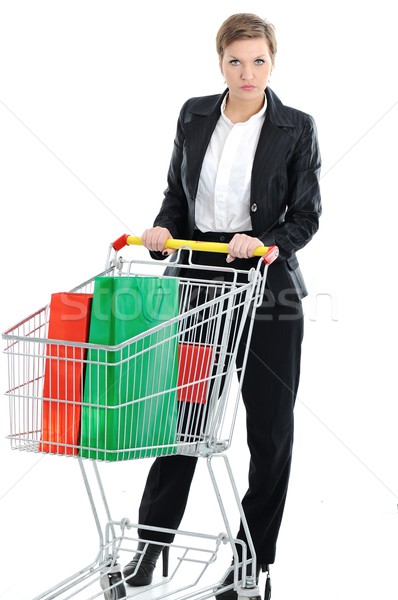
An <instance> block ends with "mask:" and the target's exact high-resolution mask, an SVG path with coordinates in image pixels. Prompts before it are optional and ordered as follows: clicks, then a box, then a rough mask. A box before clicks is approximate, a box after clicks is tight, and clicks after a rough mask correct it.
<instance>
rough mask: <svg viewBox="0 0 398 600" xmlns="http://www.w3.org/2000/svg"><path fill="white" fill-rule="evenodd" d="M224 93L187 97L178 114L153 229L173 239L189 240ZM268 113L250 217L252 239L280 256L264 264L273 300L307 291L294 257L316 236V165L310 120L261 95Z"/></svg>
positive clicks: (255, 171)
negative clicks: (161, 229)
mask: <svg viewBox="0 0 398 600" xmlns="http://www.w3.org/2000/svg"><path fill="white" fill-rule="evenodd" d="M227 91H228V90H225V92H224V93H223V94H219V95H214V96H203V97H199V98H191V99H189V100H188V101H187V102H185V104H184V106H183V107H182V109H181V112H180V116H179V119H178V124H177V132H176V137H175V140H174V149H173V153H172V157H171V161H170V167H169V171H168V177H167V184H168V185H167V189H166V190H165V192H164V199H163V203H162V206H161V209H160V212H159V214H158V216H157V217H156V219H155V222H154V225H155V226H156V225H158V226H161V227H167V229H168V230H169V231H170V233H171V235H172V236H173V237H174V238H182V239H192V237H193V235H194V229H195V198H196V193H197V189H198V184H199V176H200V171H201V168H202V162H203V159H204V156H205V153H206V149H207V146H208V144H209V141H210V138H211V135H212V133H213V131H214V128H215V126H216V123H217V121H218V119H219V117H220V107H221V104H222V102H223V98H224V96H225V94H226V93H227ZM266 96H267V110H266V115H265V119H264V125H263V127H262V129H261V133H260V137H259V141H258V145H257V149H256V153H255V156H254V162H253V169H252V180H251V193H250V215H251V221H252V229H253V235H254V236H255V237H258V238H259V239H260V240H261V241H262V242H263V243H264V244H265V245H266V246H270V245H273V244H276V245H277V246H278V247H279V251H280V255H279V258H278V259H277V261H275V263H273V265H271V267H270V269H269V271H268V276H267V286H268V288H269V289H271V291H272V292H273V294H274V296H275V297H276V298H278V297H279V296H280V295H281V294H283V293H284V291H285V290H289V289H293V290H295V292H296V293H297V295H298V296H299V297H300V298H302V297H304V296H305V295H306V293H307V291H306V288H305V283H304V280H303V278H302V275H301V272H300V269H299V264H298V261H297V258H296V250H299V249H300V248H302V247H303V246H305V245H306V244H307V243H308V242H309V241H310V239H311V238H312V236H313V235H314V234H315V232H316V231H317V229H318V221H319V217H320V215H321V199H320V190H319V175H320V167H321V158H320V152H319V146H318V139H317V132H316V126H315V123H314V120H313V119H312V117H311V116H310V115H307V114H306V113H303V112H301V111H299V110H296V109H294V108H290V107H287V106H284V105H283V104H282V102H281V101H280V100H279V98H278V97H277V96H276V94H275V93H274V92H273V91H272V90H270V89H269V88H267V89H266Z"/></svg>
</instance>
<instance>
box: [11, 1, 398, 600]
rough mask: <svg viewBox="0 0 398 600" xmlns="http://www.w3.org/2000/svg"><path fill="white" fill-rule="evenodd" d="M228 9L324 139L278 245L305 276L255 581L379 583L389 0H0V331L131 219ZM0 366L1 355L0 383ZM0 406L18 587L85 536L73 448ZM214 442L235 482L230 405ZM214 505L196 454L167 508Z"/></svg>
mask: <svg viewBox="0 0 398 600" xmlns="http://www.w3.org/2000/svg"><path fill="white" fill-rule="evenodd" d="M242 11H250V12H255V13H257V14H259V15H261V16H264V17H267V18H268V19H269V20H271V22H273V23H274V24H275V25H276V28H277V36H278V43H279V50H278V54H277V62H276V70H275V72H274V74H273V75H272V85H271V87H272V88H273V89H274V91H275V92H276V93H277V94H278V95H279V96H280V97H281V99H282V101H283V102H284V103H285V104H288V105H291V106H294V107H296V108H300V109H302V110H304V111H305V112H309V113H311V114H312V115H313V116H314V118H315V120H316V122H317V125H318V130H319V140H320V144H321V150H322V156H323V173H322V195H323V206H324V214H323V216H322V219H321V227H320V230H319V232H318V234H317V235H316V237H315V238H314V240H313V241H312V242H311V243H310V244H309V246H308V247H307V248H306V249H304V250H303V251H301V253H300V255H299V258H300V262H301V265H302V268H303V271H304V274H305V277H306V282H307V285H308V287H309V290H310V295H309V297H308V298H307V299H306V300H305V315H306V334H305V341H304V346H303V364H302V379H301V385H300V389H299V395H298V401H297V409H296V446H295V456H294V463H293V473H292V479H291V487H290V493H289V498H288V503H287V506H286V512H285V519H284V522H283V526H282V530H281V535H280V539H279V545H278V555H277V562H276V564H275V567H274V569H273V589H274V591H273V599H275V600H290V599H291V598H293V597H294V598H304V597H305V598H306V600H319V598H322V600H337V599H338V600H346V599H350V600H352V599H356V598H358V599H359V598H361V600H370V599H372V600H373V599H374V598H383V600H397V597H398V583H397V580H396V576H395V573H396V564H397V551H398V542H397V539H398V538H397V533H398V526H397V519H398V513H397V502H398V474H397V451H398V441H397V440H398V436H397V432H396V430H397V416H398V410H397V391H396V352H395V347H396V343H395V341H396V336H397V316H396V298H397V286H396V264H395V239H396V222H397V210H396V202H397V188H396V169H397V159H396V139H397V125H398V83H397V77H396V59H397V56H398V43H397V35H396V20H395V18H394V17H393V14H392V3H391V2H389V0H379V2H370V1H367V0H363V1H359V0H358V1H356V0H354V1H350V0H345V1H342V0H335V1H334V2H330V3H322V2H316V1H315V0H302V1H301V2H294V1H293V0H287V1H284V2H283V1H280V0H279V1H276V0H270V1H269V2H267V3H264V2H260V1H256V0H253V1H244V0H241V1H240V2H239V1H236V0H228V1H225V0H220V1H217V2H213V3H211V5H207V4H203V3H187V2H183V1H182V0H168V1H167V2H160V1H156V0H154V1H152V2H150V3H149V2H147V3H140V4H138V3H136V2H134V1H133V0H131V1H127V0H124V1H123V0H114V1H112V2H111V1H110V0H109V1H101V0H100V1H98V0H97V1H94V0H91V1H90V0H80V1H77V0H68V1H66V0H65V1H60V0H48V1H44V0H35V1H34V2H32V1H28V0H26V1H22V0H0V197H1V211H2V218H1V238H0V239H1V248H2V257H3V259H2V263H3V274H2V292H1V322H2V325H1V330H2V331H4V330H5V329H7V328H8V327H11V326H12V325H13V324H14V323H15V322H17V321H18V320H20V319H21V318H23V317H26V316H28V315H29V314H31V313H32V312H33V311H34V310H36V309H38V308H40V307H41V306H42V305H44V304H46V303H47V302H48V301H49V296H50V294H51V293H52V292H54V291H62V290H67V289H70V288H71V287H74V286H76V285H78V284H79V283H81V282H82V281H84V280H85V279H87V278H88V277H90V276H92V275H94V274H95V273H97V272H99V271H101V269H102V268H103V266H104V262H105V258H106V253H107V248H108V244H109V243H110V242H111V241H113V240H114V239H116V238H117V237H119V235H121V234H122V233H125V232H129V233H132V234H137V235H139V234H140V233H141V232H142V231H143V229H145V228H146V227H148V226H150V225H151V223H152V220H153V218H154V216H155V215H156V213H157V210H158V207H159V203H160V201H161V199H162V191H163V189H164V187H165V180H166V171H167V166H168V161H169V158H170V153H171V149H172V143H173V136H174V132H175V125H176V119H177V116H178V112H179V109H180V106H181V104H182V103H183V102H184V101H185V99H186V98H187V97H190V96H196V95H204V94H212V93H218V92H220V91H222V89H223V85H224V84H223V78H222V76H221V74H220V72H219V69H218V61H217V55H216V51H215V43H214V39H215V35H216V32H217V29H218V27H219V25H220V24H221V22H222V21H223V20H224V19H225V18H226V17H228V16H229V15H230V14H232V13H234V12H242ZM265 343H266V342H265ZM6 378H7V368H6V358H5V356H3V358H2V360H1V388H2V390H3V391H5V390H6V389H7V379H6ZM0 417H1V420H0V438H1V439H0V457H1V463H0V469H1V471H0V531H1V540H2V543H1V550H0V565H1V568H0V570H1V572H2V579H1V587H0V598H4V599H7V600H8V599H11V598H12V599H13V600H27V599H29V598H31V597H33V596H34V595H35V594H37V593H39V591H41V590H42V589H45V588H46V587H47V586H48V585H50V583H53V582H54V577H55V575H54V574H51V573H50V571H51V570H52V569H54V572H55V571H56V570H57V569H56V566H54V565H58V566H59V565H62V566H65V567H67V568H66V574H67V573H68V572H69V567H70V568H77V567H79V566H83V565H84V564H85V563H86V562H89V561H90V560H91V559H92V557H93V555H94V553H95V548H96V546H95V544H96V538H95V535H93V533H92V522H91V514H90V509H89V507H88V504H87V500H86V497H85V494H84V490H82V489H81V488H82V484H81V481H80V474H79V472H78V464H77V462H76V461H74V460H66V459H63V458H57V457H42V456H40V455H31V454H28V453H23V452H22V453H18V452H11V450H10V447H9V442H8V441H7V440H5V436H6V435H7V433H8V406H7V399H6V398H4V402H2V403H1V405H0ZM230 459H231V462H232V466H233V470H234V473H235V476H236V479H237V483H238V487H239V490H240V491H241V492H242V493H243V492H244V490H245V486H246V462H247V450H246V445H245V438H244V415H243V411H241V412H240V413H239V422H238V427H237V430H236V435H235V438H234V443H233V447H232V448H231V451H230ZM148 464H149V463H147V461H136V462H135V463H128V464H125V465H112V469H107V470H106V478H107V480H109V484H110V496H111V498H112V500H113V501H114V503H115V505H116V512H115V514H114V517H115V518H117V519H119V518H121V517H122V516H129V517H130V518H131V519H132V520H135V519H136V508H137V504H138V500H139V498H140V494H141V490H142V486H143V482H144V479H145V473H146V471H147V468H148ZM213 508H214V510H213ZM119 509H120V510H123V511H124V512H123V514H120V513H119V512H118V510H119ZM125 513H127V515H125ZM216 514H217V508H216V507H215V505H214V499H213V493H212V489H211V487H210V484H209V482H208V480H207V479H206V472H205V467H204V465H200V467H199V469H198V474H197V477H196V478H195V481H194V486H193V489H192V494H191V500H190V504H189V509H188V512H187V516H186V518H185V519H184V523H183V526H184V527H185V528H187V529H192V530H196V529H199V530H201V531H208V532H210V533H218V529H219V524H218V521H217V517H216V516H215V515H216ZM216 522H217V524H215V523H216ZM236 525H237V523H236ZM213 527H215V528H216V529H215V531H213V529H212V528H213ZM220 528H221V529H222V526H220ZM94 534H95V532H94ZM228 561H229V557H228ZM226 564H227V563H226ZM226 564H225V565H222V569H224V567H226ZM220 568H221V567H220ZM56 580H57V579H56V577H55V581H56Z"/></svg>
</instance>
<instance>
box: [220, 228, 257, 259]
mask: <svg viewBox="0 0 398 600" xmlns="http://www.w3.org/2000/svg"><path fill="white" fill-rule="evenodd" d="M259 246H264V244H263V243H262V241H261V240H259V239H258V238H255V237H251V236H250V235H246V234H245V233H236V234H235V235H234V237H233V238H232V240H231V241H230V242H229V244H228V256H227V259H226V261H227V263H230V262H232V261H233V260H235V258H251V257H252V256H253V252H254V250H255V249H256V248H258V247H259Z"/></svg>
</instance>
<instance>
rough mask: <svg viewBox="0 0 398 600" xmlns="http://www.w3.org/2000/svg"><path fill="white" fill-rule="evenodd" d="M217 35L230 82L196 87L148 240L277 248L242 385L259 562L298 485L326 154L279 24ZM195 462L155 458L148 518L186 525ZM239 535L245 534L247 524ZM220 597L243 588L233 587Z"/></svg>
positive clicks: (232, 26) (234, 250)
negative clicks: (299, 400) (292, 81)
mask: <svg viewBox="0 0 398 600" xmlns="http://www.w3.org/2000/svg"><path fill="white" fill-rule="evenodd" d="M216 41H217V52H218V56H219V64H220V68H221V73H222V74H223V76H224V78H225V83H226V85H227V89H226V90H225V91H224V92H223V93H222V94H219V95H214V96H204V97H199V98H191V99H189V100H188V101H187V102H186V103H185V104H184V106H183V107H182V109H181V112H180V116H179V119H178V125H177V133H176V137H175V142H174V150H173V154H172V157H171V163H170V168H169V172H168V187H167V189H166V191H165V195H164V200H163V203H162V206H161V209H160V212H159V214H158V216H157V217H156V219H155V222H154V226H153V227H152V228H151V229H148V230H146V231H145V232H144V233H143V235H142V240H143V243H144V245H145V246H146V247H147V248H148V249H149V250H150V251H151V252H152V253H154V256H157V257H159V258H161V257H162V255H163V256H164V255H167V254H168V251H167V250H165V242H166V240H167V239H168V238H170V237H175V238H182V239H192V238H193V239H197V240H209V241H227V242H228V243H229V245H228V251H229V254H228V256H227V258H226V259H225V256H223V255H218V254H208V253H202V254H201V256H200V257H199V260H200V261H201V263H206V264H211V265H215V266H217V265H220V264H221V263H222V262H223V263H224V265H225V260H226V261H227V263H231V262H233V265H236V266H237V267H238V268H244V269H248V268H250V266H252V264H253V260H254V261H255V262H257V259H251V257H252V254H253V250H254V249H255V248H256V247H258V246H261V245H266V246H270V245H274V244H275V245H277V246H278V247H279V251H280V254H279V257H278V259H277V261H276V262H275V263H273V264H272V265H271V267H270V268H269V270H268V277H267V290H266V297H265V300H264V303H263V305H262V306H261V307H260V308H259V309H258V312H257V315H256V319H255V323H254V329H253V335H252V340H251V345H250V352H249V357H248V362H247V366H246V374H245V378H244V382H243V387H242V397H243V401H244V404H245V408H246V415H247V441H248V446H249V449H250V468H249V489H248V491H247V493H246V494H245V496H244V498H243V500H242V506H243V509H244V511H245V515H246V517H247V522H248V525H249V529H250V533H251V536H252V539H253V543H254V548H255V550H256V556H257V564H258V572H259V569H260V568H262V569H263V570H265V569H268V565H269V564H272V563H273V562H274V560H275V551H276V542H277V537H278V532H279V528H280V524H281V520H282V515H283V509H284V505H285V500H286V494H287V488H288V481H289V472H290V464H291V457H292V444H293V408H294V403H295V398H296V392H297V387H298V383H299V373H300V354H301V342H302V337H303V315H302V309H301V298H303V297H304V296H305V295H306V293H307V292H306V288H305V284H304V281H303V278H302V275H301V272H300V269H299V265H298V261H297V258H296V251H297V250H299V249H300V248H302V247H303V246H305V245H306V244H307V243H308V242H309V241H310V240H311V238H312V237H313V235H314V234H315V233H316V231H317V229H318V220H319V216H320V214H321V201H320V192H319V173H320V164H321V161H320V154H319V148H318V141H317V134H316V127H315V124H314V121H313V119H312V118H311V117H310V116H309V115H307V114H305V113H303V112H301V111H298V110H295V109H293V108H289V107H286V106H284V105H283V104H282V102H281V101H280V100H279V98H278V97H277V96H276V95H275V94H274V92H273V91H272V90H271V89H270V88H269V87H268V84H269V79H270V76H271V73H272V70H273V68H274V62H275V54H276V39H275V31H274V28H273V26H272V25H271V24H270V23H269V22H267V21H265V20H263V19H261V18H260V17H258V16H256V15H253V14H250V13H243V14H236V15H232V16H231V17H229V18H228V19H227V20H226V21H225V22H224V23H223V24H222V25H221V27H220V29H219V31H218V34H217V40H216ZM160 253H161V254H160ZM195 254H196V253H195ZM195 258H197V257H196V256H195ZM195 466H196V458H195V457H188V456H180V455H176V456H168V457H164V458H158V459H156V460H155V462H154V463H153V465H152V467H151V470H150V472H149V475H148V480H147V483H146V487H145V490H144V494H143V497H142V501H141V505H140V509H139V523H140V524H144V525H151V526H157V527H165V528H170V529H178V526H179V523H180V521H181V518H182V516H183V513H184V509H185V506H186V502H187V498H188V493H189V488H190V484H191V481H192V477H193V474H194V470H195ZM176 489H178V494H176V493H175V491H176ZM141 535H142V537H144V536H145V537H146V538H147V539H153V540H157V541H161V542H164V543H170V542H171V541H172V539H173V536H171V535H170V536H168V535H163V536H160V535H159V533H157V534H156V533H154V532H150V531H147V530H145V532H141ZM237 537H238V538H239V539H243V540H245V535H244V531H243V528H242V527H241V528H240V530H239V532H238V535H237ZM143 547H144V546H143V545H142V546H141V550H142V549H143ZM161 549H162V547H161V546H159V545H156V544H153V545H150V546H149V547H148V548H147V550H146V552H145V555H144V557H143V560H142V563H141V565H140V567H139V569H138V572H137V573H136V574H135V575H133V576H132V574H133V573H134V569H135V568H136V565H137V561H138V558H139V557H140V554H137V555H136V556H135V557H134V559H133V561H132V562H131V563H129V565H127V566H126V567H125V569H124V575H125V577H126V578H127V582H128V583H129V584H130V585H146V584H148V583H150V582H151V580H152V573H153V570H154V568H155V564H156V560H157V558H158V557H159V555H160V552H161ZM257 576H258V573H257ZM129 577H130V578H129ZM231 577H232V576H229V579H228V578H227V579H228V582H230V581H233V577H232V578H231ZM221 596H222V597H223V598H224V599H226V598H236V597H237V594H236V592H234V591H233V590H231V591H227V592H225V593H224V594H220V595H219V597H221ZM269 596H270V592H269V590H268V597H269Z"/></svg>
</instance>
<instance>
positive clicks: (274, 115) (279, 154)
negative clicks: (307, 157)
mask: <svg viewBox="0 0 398 600" xmlns="http://www.w3.org/2000/svg"><path fill="white" fill-rule="evenodd" d="M266 96H267V111H266V115H265V120H264V125H263V127H262V129H261V132H260V137H259V140H258V144H257V149H256V153H255V155H254V161H253V170H252V181H251V196H252V198H256V194H257V193H258V192H259V191H261V189H262V188H263V187H264V185H267V182H268V181H269V179H270V177H271V175H272V174H273V173H275V170H276V167H277V166H278V164H280V162H281V161H284V159H285V157H286V152H287V150H288V149H289V148H290V146H291V144H292V137H291V136H290V135H289V133H288V131H286V129H289V128H292V127H294V123H293V122H292V121H291V119H290V118H289V115H287V114H286V111H285V109H284V106H283V104H282V102H281V101H280V100H279V98H278V97H277V96H276V94H274V93H273V92H272V91H271V90H270V89H269V88H267V89H266Z"/></svg>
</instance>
